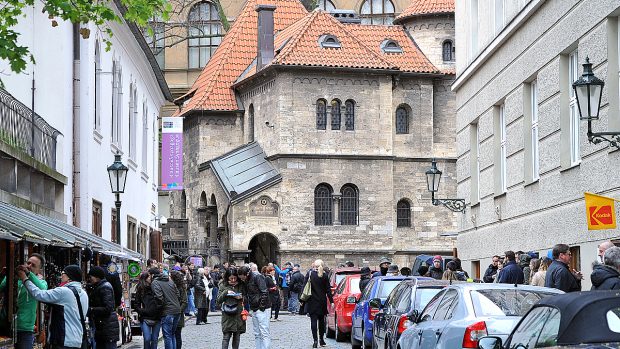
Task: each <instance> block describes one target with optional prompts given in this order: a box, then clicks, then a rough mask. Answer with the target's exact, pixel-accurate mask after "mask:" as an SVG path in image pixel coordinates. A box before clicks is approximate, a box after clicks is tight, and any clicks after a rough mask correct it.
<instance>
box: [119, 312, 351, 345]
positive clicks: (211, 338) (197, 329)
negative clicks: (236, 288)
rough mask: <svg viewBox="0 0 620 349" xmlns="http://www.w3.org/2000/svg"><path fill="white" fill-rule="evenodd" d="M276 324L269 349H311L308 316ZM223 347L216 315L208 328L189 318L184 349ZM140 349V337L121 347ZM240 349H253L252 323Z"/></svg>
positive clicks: (284, 316) (330, 342) (285, 318)
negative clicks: (197, 324)
mask: <svg viewBox="0 0 620 349" xmlns="http://www.w3.org/2000/svg"><path fill="white" fill-rule="evenodd" d="M280 320H282V321H278V322H271V323H270V331H271V348H272V349H289V348H295V349H306V348H308V349H310V348H312V335H311V333H310V318H309V317H307V316H290V315H289V314H288V313H281V314H280ZM325 341H326V342H327V347H326V348H339V349H344V348H351V344H350V342H348V340H347V341H346V342H342V343H337V342H336V341H335V340H333V339H327V338H326V339H325ZM221 343H222V327H221V325H220V315H219V313H215V314H211V313H209V324H207V325H200V326H196V325H195V320H194V318H193V317H191V318H188V320H187V321H186V326H185V328H183V348H184V349H219V348H221V345H222V344H221ZM163 347H164V343H163V340H160V342H159V348H163ZM138 348H142V337H134V338H133V341H132V342H131V343H130V344H128V345H125V346H123V349H138ZM240 348H241V349H253V348H254V334H253V332H252V322H251V319H248V324H247V330H246V333H244V334H243V335H241V346H240Z"/></svg>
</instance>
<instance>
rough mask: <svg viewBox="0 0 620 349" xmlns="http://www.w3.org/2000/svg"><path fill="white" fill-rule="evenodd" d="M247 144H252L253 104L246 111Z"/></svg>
mask: <svg viewBox="0 0 620 349" xmlns="http://www.w3.org/2000/svg"><path fill="white" fill-rule="evenodd" d="M248 142H254V104H250V108H249V110H248Z"/></svg>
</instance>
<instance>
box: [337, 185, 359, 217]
mask: <svg viewBox="0 0 620 349" xmlns="http://www.w3.org/2000/svg"><path fill="white" fill-rule="evenodd" d="M340 193H341V195H342V197H341V199H340V224H342V225H357V217H358V210H359V205H358V191H357V187H355V186H354V185H353V184H345V185H344V186H343V187H342V189H341V190H340Z"/></svg>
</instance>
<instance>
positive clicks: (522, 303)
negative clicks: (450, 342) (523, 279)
mask: <svg viewBox="0 0 620 349" xmlns="http://www.w3.org/2000/svg"><path fill="white" fill-rule="evenodd" d="M556 294H557V293H552V292H544V291H532V290H523V289H521V290H520V289H513V288H508V289H491V290H476V291H471V300H472V303H473V305H474V312H475V313H476V316H496V315H498V316H523V315H525V313H527V311H528V310H530V308H531V307H532V306H533V305H534V304H536V303H537V302H538V301H539V300H541V299H542V298H544V297H548V296H553V295H556Z"/></svg>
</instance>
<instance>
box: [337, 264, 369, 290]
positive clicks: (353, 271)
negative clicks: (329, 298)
mask: <svg viewBox="0 0 620 349" xmlns="http://www.w3.org/2000/svg"><path fill="white" fill-rule="evenodd" d="M361 273H362V269H361V268H358V267H341V268H335V269H334V270H333V271H331V272H330V273H329V285H330V286H331V288H332V292H334V291H335V290H336V286H338V285H339V284H340V281H342V279H344V277H345V276H347V275H360V274H361Z"/></svg>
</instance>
